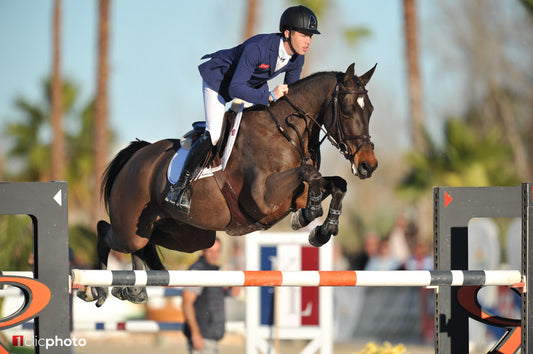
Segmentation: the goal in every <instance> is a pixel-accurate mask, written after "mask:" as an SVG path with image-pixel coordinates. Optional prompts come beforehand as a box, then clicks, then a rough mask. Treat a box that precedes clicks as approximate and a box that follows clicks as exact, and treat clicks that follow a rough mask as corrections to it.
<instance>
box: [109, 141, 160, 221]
mask: <svg viewBox="0 0 533 354" xmlns="http://www.w3.org/2000/svg"><path fill="white" fill-rule="evenodd" d="M146 145H150V143H149V142H147V141H143V140H137V141H132V142H131V143H130V145H128V146H127V147H125V148H124V149H122V150H120V152H119V153H118V154H117V156H115V158H114V159H113V161H111V163H110V164H109V165H108V166H107V168H106V170H105V172H104V175H103V179H102V187H101V193H102V197H103V198H104V203H105V208H106V210H107V212H108V213H109V196H110V195H111V188H113V182H115V178H117V175H118V173H119V172H120V170H121V169H122V167H124V165H125V164H126V162H128V160H129V159H130V158H131V157H132V156H133V154H135V152H137V151H138V150H140V149H142V148H143V147H145V146H146Z"/></svg>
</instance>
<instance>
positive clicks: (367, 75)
mask: <svg viewBox="0 0 533 354" xmlns="http://www.w3.org/2000/svg"><path fill="white" fill-rule="evenodd" d="M376 66H378V63H376V65H374V67H373V68H372V69H370V70H368V71H367V72H366V73H364V74H363V75H362V76H360V77H359V79H361V81H362V82H363V85H364V86H366V84H368V82H369V81H370V78H371V77H372V75H374V70H376Z"/></svg>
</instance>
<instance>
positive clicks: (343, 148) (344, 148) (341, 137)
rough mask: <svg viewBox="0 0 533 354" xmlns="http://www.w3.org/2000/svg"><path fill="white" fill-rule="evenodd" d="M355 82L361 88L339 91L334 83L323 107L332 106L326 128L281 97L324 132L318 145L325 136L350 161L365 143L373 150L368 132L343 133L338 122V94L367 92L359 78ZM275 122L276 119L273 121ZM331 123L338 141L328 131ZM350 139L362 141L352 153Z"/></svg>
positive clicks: (285, 97)
mask: <svg viewBox="0 0 533 354" xmlns="http://www.w3.org/2000/svg"><path fill="white" fill-rule="evenodd" d="M356 79H358V78H357V77H356ZM357 82H358V84H359V85H360V86H361V88H362V89H360V90H346V91H341V90H340V88H339V87H340V83H339V82H337V84H336V85H335V90H334V91H333V95H332V96H331V100H330V101H329V103H328V105H327V106H326V108H325V109H324V112H327V111H328V110H329V109H330V107H333V114H332V122H331V125H330V126H329V127H327V128H326V129H325V128H324V127H322V124H320V123H319V122H318V121H317V120H316V119H315V118H314V117H312V116H311V115H310V114H308V113H307V112H305V111H303V110H302V109H301V108H299V107H298V106H296V105H295V104H294V103H292V101H291V100H290V99H289V98H288V97H287V96H283V99H285V100H286V101H287V102H288V103H289V104H290V105H291V106H292V108H293V109H294V110H295V111H296V112H297V113H298V115H300V116H302V117H307V118H310V119H311V120H312V121H313V122H314V123H315V124H316V125H317V126H318V127H319V128H320V129H321V130H322V131H323V132H324V138H322V140H321V141H320V142H319V143H318V145H319V146H320V145H321V144H322V143H323V142H324V139H326V138H327V139H328V140H329V141H330V143H331V144H332V145H333V146H334V147H336V148H337V149H338V150H339V151H340V153H341V154H342V155H343V156H344V157H345V158H346V159H348V160H350V161H351V160H353V158H354V157H355V155H357V153H358V152H359V151H360V150H361V149H362V148H363V147H364V146H365V145H367V144H370V146H371V147H372V150H374V144H373V143H372V141H370V135H368V134H359V135H345V134H344V130H343V129H342V125H341V122H340V118H339V94H343V95H351V94H353V95H362V94H366V93H367V92H368V91H367V90H366V89H365V88H363V85H362V84H361V83H360V81H359V80H357ZM268 110H269V112H270V115H271V117H272V118H273V119H274V116H273V114H272V112H271V111H270V108H269V109H268ZM275 122H276V123H277V121H275ZM277 124H278V129H280V128H281V127H280V126H279V123H277ZM333 125H334V126H335V135H336V136H337V139H338V141H337V140H335V138H334V137H333V135H332V134H331V133H330V132H329V130H330V128H331V127H332V126H333ZM280 131H281V132H282V133H283V135H284V136H285V137H286V138H287V136H286V134H285V132H283V131H282V130H281V129H280ZM298 137H299V139H300V140H301V138H300V136H299V135H298ZM350 140H362V143H361V144H359V145H357V148H356V149H355V152H354V153H353V154H350V149H349V148H348V144H347V143H346V142H347V141H350ZM289 141H290V140H289ZM292 144H293V145H294V146H296V144H295V143H294V142H292ZM300 145H301V141H300Z"/></svg>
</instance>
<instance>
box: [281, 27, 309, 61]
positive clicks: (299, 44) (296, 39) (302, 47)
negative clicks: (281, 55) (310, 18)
mask: <svg viewBox="0 0 533 354" xmlns="http://www.w3.org/2000/svg"><path fill="white" fill-rule="evenodd" d="M289 36H290V38H291V44H292V48H290V46H288V43H287V42H285V43H286V44H287V46H288V47H289V48H288V51H287V52H288V53H289V54H291V55H294V54H299V55H305V53H306V52H307V50H308V49H309V46H310V45H311V37H312V36H313V34H312V33H307V32H299V31H289V30H286V31H285V38H287V37H289ZM285 49H287V48H285ZM293 50H294V52H295V53H294V52H293Z"/></svg>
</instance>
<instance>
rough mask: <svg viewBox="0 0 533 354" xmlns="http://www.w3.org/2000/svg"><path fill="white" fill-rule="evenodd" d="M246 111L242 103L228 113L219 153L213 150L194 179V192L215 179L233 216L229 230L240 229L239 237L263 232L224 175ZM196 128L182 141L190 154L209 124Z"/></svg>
mask: <svg viewBox="0 0 533 354" xmlns="http://www.w3.org/2000/svg"><path fill="white" fill-rule="evenodd" d="M242 111H243V107H242V105H241V104H240V103H237V104H235V103H234V104H233V105H232V108H231V109H230V110H228V111H227V112H226V114H225V115H224V122H223V125H222V135H221V138H220V139H219V141H218V143H217V145H216V147H215V149H213V151H212V152H211V153H210V154H209V155H208V156H207V158H206V161H205V162H204V164H203V167H202V168H201V169H200V170H199V171H198V173H197V174H196V176H194V178H193V182H192V184H191V188H194V184H195V183H196V182H197V181H198V180H199V179H201V178H205V177H211V176H213V177H214V178H215V181H216V182H217V185H218V188H219V189H220V191H221V193H222V195H224V198H225V199H226V203H227V205H228V208H229V210H230V214H231V221H230V222H229V224H228V225H227V226H226V229H238V230H239V233H241V232H242V231H243V230H246V232H251V231H256V230H258V229H259V227H257V226H258V225H256V226H255V227H254V225H251V226H250V225H249V223H248V221H247V219H246V217H245V216H244V214H243V213H242V212H241V210H240V208H239V202H238V197H237V192H236V191H235V190H234V189H233V187H232V185H231V184H230V181H229V180H228V178H227V176H226V173H225V172H224V170H225V167H226V163H227V161H228V159H229V156H230V154H231V150H232V149H233V144H234V141H235V139H236V136H237V132H238V128H239V124H240V118H241V115H242ZM192 128H193V129H192V130H191V131H189V132H187V133H186V134H185V135H184V136H183V137H182V138H181V139H180V146H181V147H182V148H185V149H186V150H188V149H189V148H190V146H192V144H193V143H194V142H195V141H196V140H197V139H199V138H200V137H201V136H202V134H203V133H204V131H205V128H206V125H205V121H201V122H194V123H193V124H192ZM178 154H179V150H178V152H177V153H176V157H178ZM176 157H175V158H176ZM173 160H174V159H173ZM171 164H172V161H171ZM169 171H170V169H169ZM169 179H170V177H169Z"/></svg>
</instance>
